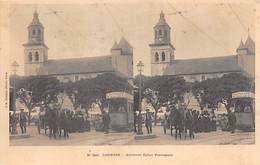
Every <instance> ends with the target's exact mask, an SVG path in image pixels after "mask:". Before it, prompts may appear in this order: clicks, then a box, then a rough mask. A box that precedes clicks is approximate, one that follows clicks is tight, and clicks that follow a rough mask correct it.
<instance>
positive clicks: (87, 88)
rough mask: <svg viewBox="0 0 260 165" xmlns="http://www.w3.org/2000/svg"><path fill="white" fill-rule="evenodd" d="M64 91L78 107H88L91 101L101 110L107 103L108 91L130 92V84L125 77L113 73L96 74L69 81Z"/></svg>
mask: <svg viewBox="0 0 260 165" xmlns="http://www.w3.org/2000/svg"><path fill="white" fill-rule="evenodd" d="M66 86H67V87H66V93H68V95H69V98H70V99H71V100H72V102H73V104H74V105H75V106H76V107H78V106H79V105H82V106H83V107H84V108H85V109H89V108H90V107H91V105H92V104H93V103H96V104H98V106H99V107H100V109H101V110H103V109H104V108H105V107H106V105H107V100H106V94H107V93H109V92H119V91H121V92H129V93H132V86H131V85H130V84H129V82H128V81H127V79H124V78H122V77H119V76H117V75H116V74H113V73H106V74H101V75H98V76H97V77H95V78H92V79H82V80H80V81H77V82H74V83H72V82H70V83H69V84H67V85H66Z"/></svg>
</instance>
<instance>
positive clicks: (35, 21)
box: [29, 11, 42, 26]
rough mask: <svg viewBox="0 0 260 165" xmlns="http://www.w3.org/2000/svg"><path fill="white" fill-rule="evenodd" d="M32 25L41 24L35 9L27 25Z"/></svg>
mask: <svg viewBox="0 0 260 165" xmlns="http://www.w3.org/2000/svg"><path fill="white" fill-rule="evenodd" d="M32 25H40V26H42V24H41V22H40V20H39V14H38V13H37V11H35V12H34V13H33V20H32V22H31V23H30V25H29V26H32Z"/></svg>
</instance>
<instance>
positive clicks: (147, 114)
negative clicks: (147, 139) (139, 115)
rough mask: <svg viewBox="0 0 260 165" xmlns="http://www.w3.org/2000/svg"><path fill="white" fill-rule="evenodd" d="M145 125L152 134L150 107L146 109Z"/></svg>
mask: <svg viewBox="0 0 260 165" xmlns="http://www.w3.org/2000/svg"><path fill="white" fill-rule="evenodd" d="M145 127H146V129H147V133H148V134H150V133H152V115H151V113H150V112H149V109H146V114H145Z"/></svg>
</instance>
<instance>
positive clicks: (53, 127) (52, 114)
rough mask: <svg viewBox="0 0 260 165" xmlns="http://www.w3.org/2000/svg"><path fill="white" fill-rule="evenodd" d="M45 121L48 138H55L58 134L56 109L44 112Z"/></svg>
mask: <svg viewBox="0 0 260 165" xmlns="http://www.w3.org/2000/svg"><path fill="white" fill-rule="evenodd" d="M46 121H47V124H48V127H49V138H50V139H52V137H54V139H56V138H57V132H58V111H57V109H48V110H47V111H46Z"/></svg>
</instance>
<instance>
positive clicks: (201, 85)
mask: <svg viewBox="0 0 260 165" xmlns="http://www.w3.org/2000/svg"><path fill="white" fill-rule="evenodd" d="M141 76H142V77H141V78H142V84H141V87H142V88H141V89H142V91H141V92H142V99H145V101H146V102H147V103H149V104H150V105H151V106H152V107H153V108H154V109H155V117H157V112H158V110H159V109H160V108H161V107H163V106H166V105H170V106H171V105H175V104H177V103H178V102H185V101H186V105H188V104H189V99H187V96H188V97H189V96H190V95H193V96H194V97H195V99H196V100H197V101H198V103H199V105H200V109H201V110H203V109H204V108H205V107H206V106H207V105H208V106H210V107H217V105H218V103H222V104H224V105H225V106H226V108H227V110H229V108H230V106H231V105H230V100H231V97H232V95H231V94H232V93H233V92H236V91H254V88H255V87H254V80H253V79H250V78H248V77H246V76H244V75H242V74H240V73H230V74H225V75H223V76H222V77H220V78H212V79H207V80H204V81H201V82H197V81H196V82H193V83H191V82H186V81H185V79H184V78H183V77H176V76H156V77H146V76H143V75H141ZM10 81H11V82H10V83H11V86H14V85H15V87H16V91H17V92H16V93H17V98H18V99H19V100H20V101H21V102H22V103H23V104H24V105H25V106H26V107H27V108H28V110H29V119H30V116H31V111H32V109H33V108H35V107H37V106H39V105H48V104H50V103H52V102H53V103H56V104H59V105H62V103H63V97H64V96H68V97H69V99H70V100H71V102H72V104H73V107H74V109H77V108H78V107H83V108H85V109H86V110H87V109H89V108H90V107H91V105H92V104H93V103H95V104H97V105H99V107H100V109H101V110H103V109H104V107H106V106H107V105H106V104H107V102H106V93H108V92H113V91H124V92H130V93H131V92H132V85H131V84H130V83H129V82H128V80H126V79H124V78H121V77H119V76H117V75H115V74H112V73H106V74H101V75H98V76H97V77H95V78H92V79H82V80H80V81H76V82H66V83H62V82H60V81H59V80H58V79H57V78H56V77H50V76H30V77H19V76H15V77H11V78H10ZM138 81H139V76H136V77H135V78H134V85H136V86H138V85H139V84H138ZM14 83H15V84H14ZM135 94H136V96H138V95H137V93H135ZM135 98H136V99H135V100H134V101H135V103H137V104H135V105H138V98H137V97H135ZM185 98H186V99H185ZM135 109H138V106H136V108H135Z"/></svg>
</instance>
